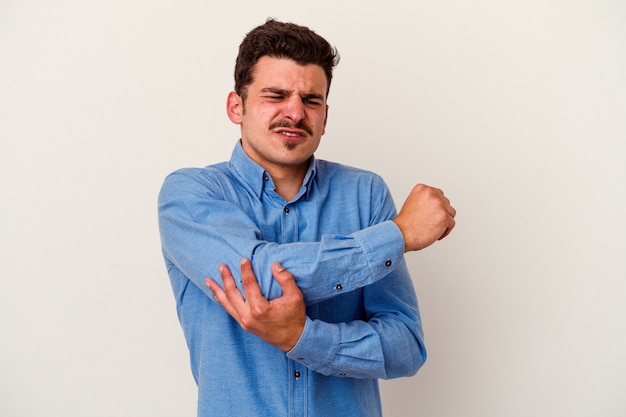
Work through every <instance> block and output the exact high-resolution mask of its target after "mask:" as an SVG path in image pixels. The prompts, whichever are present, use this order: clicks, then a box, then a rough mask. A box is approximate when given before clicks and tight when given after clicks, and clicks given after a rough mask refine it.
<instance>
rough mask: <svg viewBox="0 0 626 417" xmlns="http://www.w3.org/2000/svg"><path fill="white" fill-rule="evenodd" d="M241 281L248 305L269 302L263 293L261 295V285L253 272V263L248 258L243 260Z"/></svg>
mask: <svg viewBox="0 0 626 417" xmlns="http://www.w3.org/2000/svg"><path fill="white" fill-rule="evenodd" d="M241 281H242V283H243V291H244V295H245V297H246V300H248V303H255V302H260V301H263V302H267V300H266V299H265V297H264V296H263V293H261V287H259V283H258V282H257V279H256V276H255V275H254V271H253V270H252V263H250V260H249V259H246V258H244V259H242V260H241Z"/></svg>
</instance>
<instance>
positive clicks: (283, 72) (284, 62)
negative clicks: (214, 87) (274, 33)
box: [251, 56, 327, 96]
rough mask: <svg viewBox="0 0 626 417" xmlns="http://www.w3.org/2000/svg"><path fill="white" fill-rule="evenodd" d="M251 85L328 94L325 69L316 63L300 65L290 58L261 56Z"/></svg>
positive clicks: (255, 87)
mask: <svg viewBox="0 0 626 417" xmlns="http://www.w3.org/2000/svg"><path fill="white" fill-rule="evenodd" d="M251 87H252V88H253V89H255V90H261V89H264V88H280V89H285V90H289V91H299V92H307V93H316V94H321V95H324V96H326V87H327V80H326V74H325V73H324V69H323V68H322V67H321V66H319V65H316V64H307V65H300V64H298V63H297V62H295V61H293V60H291V59H289V58H274V57H269V56H263V57H261V58H260V59H259V60H258V61H257V63H256V65H255V68H254V78H253V81H252V84H251Z"/></svg>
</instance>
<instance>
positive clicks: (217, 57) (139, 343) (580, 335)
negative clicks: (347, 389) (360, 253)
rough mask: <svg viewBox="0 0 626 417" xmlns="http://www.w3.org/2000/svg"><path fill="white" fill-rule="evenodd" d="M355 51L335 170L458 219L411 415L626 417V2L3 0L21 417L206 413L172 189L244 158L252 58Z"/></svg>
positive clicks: (7, 286) (447, 243) (3, 390)
mask: <svg viewBox="0 0 626 417" xmlns="http://www.w3.org/2000/svg"><path fill="white" fill-rule="evenodd" d="M269 16H273V17H276V18H279V19H281V20H288V21H294V22H297V23H301V24H305V25H308V26H310V27H311V28H313V29H314V30H316V31H317V32H319V33H320V34H322V35H323V36H325V37H327V38H328V39H329V40H330V41H331V43H333V44H334V45H336V46H337V47H338V48H339V50H340V53H341V55H342V62H341V64H340V65H339V67H338V68H337V70H336V75H335V80H334V83H333V87H332V91H331V96H330V106H331V110H330V120H329V125H328V129H327V134H326V136H325V137H324V139H323V144H322V146H321V148H320V150H319V152H318V157H320V158H325V159H332V160H337V161H341V162H344V163H347V164H352V165H357V166H360V167H364V168H368V169H372V170H374V171H377V172H379V173H380V174H381V175H383V176H384V177H385V178H386V180H387V182H388V184H389V186H390V188H391V190H392V192H393V194H394V197H395V199H396V203H397V204H398V205H400V204H401V203H402V201H403V200H404V197H405V195H406V194H407V193H408V191H409V190H410V188H411V187H412V185H413V184H414V183H416V182H425V183H428V184H432V185H437V186H440V187H442V188H444V189H445V191H446V193H447V194H448V195H449V196H450V198H451V199H452V201H453V203H454V205H455V206H456V208H457V210H458V213H459V214H458V218H457V219H458V226H457V229H456V230H455V232H454V233H453V234H452V235H451V236H450V237H449V238H448V239H446V240H444V241H442V242H440V243H439V244H437V245H435V246H433V247H431V248H428V249H427V250H424V251H423V252H420V253H412V254H409V255H408V260H409V263H410V266H411V270H412V274H413V277H414V281H415V285H416V288H417V290H418V292H419V297H420V303H421V308H422V316H423V320H424V324H425V331H426V338H427V339H426V341H427V344H428V348H429V361H428V362H427V364H426V365H425V367H424V368H423V369H422V370H421V371H420V373H419V374H418V375H417V376H416V377H413V378H410V379H407V378H403V379H399V380H395V381H385V382H383V383H382V390H383V402H384V407H385V410H386V415H387V416H397V417H399V416H429V417H461V416H479V417H502V416H507V417H514V416H534V417H537V416H545V417H548V416H550V417H552V416H568V417H590V416H594V417H596V416H603V417H617V416H624V415H625V414H626V396H625V395H624V393H625V392H626V360H625V359H624V357H625V353H626V325H625V321H626V307H625V303H624V298H625V297H626V283H625V282H624V281H625V278H626V264H625V261H624V258H625V257H626V256H625V255H624V252H625V249H626V245H625V244H624V237H625V233H626V226H625V221H624V217H623V216H624V212H625V211H626V186H625V180H626V168H625V165H626V164H625V161H626V81H625V79H626V5H625V3H624V2H623V1H619V0H615V1H610V0H579V1H565V0H561V1H559V0H542V1H538V0H527V1H516V2H512V1H502V2H493V1H487V0H476V1H472V2H466V1H460V0H443V1H428V2H427V1H418V0H415V1H409V0H407V1H403V2H397V1H384V2H382V1H380V2H379V1H364V0H359V1H356V0H354V1H343V2H338V1H326V0H324V1H316V2H302V3H294V2H293V1H267V2H256V1H243V2H233V3H229V4H226V3H225V2H221V3H220V4H217V3H216V2H208V1H187V2H165V1H148V0H123V1H122V0H111V1H80V2H77V1H69V0H59V1H55V2H47V1H42V0H39V1H37V0H31V1H28V0H23V1H19V0H13V1H12V0H0V187H1V188H0V192H1V195H2V203H1V204H0V256H1V262H2V263H1V265H2V272H3V274H2V277H1V278H0V326H1V335H0V415H1V416H7V417H41V416H46V417H56V416H59V417H60V416H63V417H72V416H76V417H78V416H80V417H83V416H90V417H100V416H102V417H105V416H106V417H111V416H133V417H142V416H145V417H148V416H150V417H153V416H177V417H179V416H192V415H194V414H195V386H194V384H193V380H192V376H191V373H190V371H189V364H188V360H187V350H186V346H185V342H184V339H183V335H182V331H181V330H180V328H179V325H178V322H177V319H176V314H175V308H174V302H173V297H172V295H171V291H170V288H169V282H168V279H167V275H166V272H165V268H164V267H163V262H162V259H161V255H160V247H159V238H158V232H157V224H156V197H157V193H158V190H159V187H160V184H161V182H162V180H163V177H164V176H165V175H166V174H167V173H169V172H170V171H172V170H174V169H176V168H179V167H183V166H201V165H207V164H210V163H214V162H217V161H221V160H224V159H227V158H228V157H229V155H230V152H231V149H232V146H233V144H234V141H235V139H236V138H237V135H238V130H237V127H236V126H234V125H232V124H231V123H230V122H229V121H228V120H227V118H226V115H225V112H224V103H225V98H226V94H227V93H228V91H229V90H230V89H231V88H232V74H231V73H232V68H233V62H234V58H235V55H236V49H237V46H238V44H239V42H240V40H241V39H242V37H243V36H244V34H245V33H246V32H247V31H248V30H250V29H251V28H252V27H254V26H256V25H258V24H260V23H262V22H263V21H264V20H265V19H266V18H267V17H269Z"/></svg>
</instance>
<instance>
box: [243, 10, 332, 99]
mask: <svg viewBox="0 0 626 417" xmlns="http://www.w3.org/2000/svg"><path fill="white" fill-rule="evenodd" d="M263 56H270V57H273V58H289V59H291V60H293V61H295V62H297V63H298V64H300V65H308V64H315V65H319V66H320V67H322V69H323V70H324V73H325V74H326V80H327V81H328V87H327V90H326V95H328V92H329V91H330V81H331V80H332V78H333V67H334V66H335V65H337V64H338V63H339V54H338V52H337V49H336V48H334V47H332V46H331V45H330V44H329V43H328V41H326V39H324V38H322V37H321V36H319V35H318V34H316V33H315V32H313V31H312V30H310V29H309V28H307V27H305V26H299V25H296V24H293V23H283V22H279V21H277V20H274V19H268V20H267V22H265V23H264V24H263V25H261V26H258V27H256V28H254V29H252V30H251V31H250V32H249V33H248V34H247V35H246V37H245V38H244V40H243V41H242V42H241V45H239V54H238V55H237V61H236V62H235V92H236V93H237V94H239V95H240V96H241V98H242V99H243V101H245V100H246V93H247V87H248V86H249V85H250V84H252V82H253V81H254V69H255V65H256V63H257V61H258V60H259V59H260V58H261V57H263Z"/></svg>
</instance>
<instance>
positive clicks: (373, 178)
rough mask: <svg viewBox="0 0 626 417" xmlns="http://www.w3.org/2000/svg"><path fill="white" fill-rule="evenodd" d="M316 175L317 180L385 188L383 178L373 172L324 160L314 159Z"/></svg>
mask: <svg viewBox="0 0 626 417" xmlns="http://www.w3.org/2000/svg"><path fill="white" fill-rule="evenodd" d="M316 169H317V173H316V176H317V178H318V179H319V181H322V182H332V183H333V184H336V183H342V184H351V185H352V186H355V185H356V186H358V187H368V188H369V187H375V188H383V189H386V188H387V186H386V184H385V181H384V180H383V178H382V177H381V176H380V175H378V174H377V173H375V172H372V171H369V170H366V169H362V168H356V167H352V166H349V165H344V164H340V163H337V162H331V161H326V160H316Z"/></svg>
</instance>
